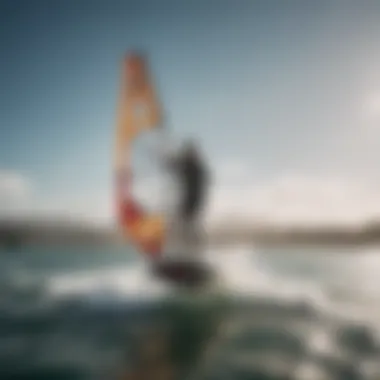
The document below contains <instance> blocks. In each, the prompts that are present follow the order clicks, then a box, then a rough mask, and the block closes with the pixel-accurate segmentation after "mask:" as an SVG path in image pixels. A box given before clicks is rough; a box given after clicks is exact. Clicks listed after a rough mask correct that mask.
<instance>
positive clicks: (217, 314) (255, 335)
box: [0, 246, 380, 380]
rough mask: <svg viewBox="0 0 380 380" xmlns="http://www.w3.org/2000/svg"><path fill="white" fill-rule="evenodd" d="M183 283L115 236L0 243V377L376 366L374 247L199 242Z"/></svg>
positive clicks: (370, 372) (237, 373) (312, 375)
mask: <svg viewBox="0 0 380 380" xmlns="http://www.w3.org/2000/svg"><path fill="white" fill-rule="evenodd" d="M205 255H206V257H207V259H208V260H209V261H210V262H212V265H213V266H214V267H215V268H216V270H217V272H218V274H219V278H220V281H219V283H218V287H215V289H213V291H209V292H208V293H207V294H206V292H205V293H204V294H202V293H199V294H196V295H189V294H185V293H183V292H179V291H178V290H175V289H172V288H170V287H168V286H167V285H166V284H164V283H162V282H159V281H158V280H157V279H153V278H152V277H151V276H150V275H149V273H148V272H147V269H146V266H145V265H144V262H143V261H141V259H140V258H139V256H138V255H136V253H135V252H132V251H128V250H127V249H126V248H125V249H123V248H120V247H110V248H109V249H105V248H97V249H94V248H88V247H77V248H62V247H56V248H54V249H53V248H51V247H50V248H41V247H40V248H39V247H33V248H28V249H21V250H19V251H16V250H15V251H2V252H1V253H0V268H1V269H0V270H1V279H0V379H1V380H5V379H14V380H17V379H28V380H29V379H73V380H74V379H155V380H157V379H215V380H216V379H236V380H238V379H271V380H277V379H289V380H292V379H300V380H314V379H315V380H322V379H323V380H324V379H337V380H340V379H341V380H350V379H374V380H376V379H379V378H380V341H379V339H380V330H379V329H380V276H379V273H380V248H376V247H374V248H368V249H343V248H342V249H339V250H338V249H336V248H335V249H330V250H329V249H326V248H324V249H322V248H310V249H307V248H302V249H276V250H274V249H264V248H259V247H252V246H249V247H247V246H241V247H234V248H228V249H227V248H226V249H215V250H213V249H210V250H209V251H208V252H206V253H205Z"/></svg>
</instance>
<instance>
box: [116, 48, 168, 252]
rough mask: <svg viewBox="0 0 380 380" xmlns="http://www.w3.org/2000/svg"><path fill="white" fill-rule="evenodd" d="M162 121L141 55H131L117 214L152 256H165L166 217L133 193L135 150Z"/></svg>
mask: <svg viewBox="0 0 380 380" xmlns="http://www.w3.org/2000/svg"><path fill="white" fill-rule="evenodd" d="M161 124H162V112H161V109H160V105H159V101H158V98H157V95H156V93H155V91H154V86H153V83H152V80H151V78H150V75H149V70H148V66H147V62H146V60H145V59H144V57H142V56H141V55H138V54H129V55H128V56H127V57H126V58H125V59H124V60H123V64H122V75H121V88H120V94H119V109H118V121H117V128H116V141H115V182H116V183H115V188H116V213H117V220H118V225H119V227H120V230H121V232H122V234H123V236H124V237H125V238H127V239H128V240H129V241H130V242H131V243H132V244H134V245H135V246H136V247H137V248H138V249H139V250H140V251H141V252H142V253H144V254H146V255H148V256H149V257H150V258H157V257H158V256H160V255H161V252H162V249H163V244H164V240H165V229H166V227H165V220H164V216H163V215H160V214H152V213H149V212H147V210H146V209H145V208H144V207H143V205H141V204H139V202H137V200H136V199H135V198H134V196H133V192H132V189H133V185H134V167H133V160H132V150H133V146H134V144H135V143H136V140H137V139H138V138H139V137H140V136H141V135H142V134H144V133H151V132H152V131H153V130H154V129H157V128H159V127H160V126H161Z"/></svg>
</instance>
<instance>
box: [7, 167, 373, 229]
mask: <svg viewBox="0 0 380 380" xmlns="http://www.w3.org/2000/svg"><path fill="white" fill-rule="evenodd" d="M215 172H216V173H215V176H214V178H215V183H214V185H213V187H212V189H211V193H210V198H209V207H208V209H207V214H206V218H207V221H208V223H215V222H218V223H219V222H221V223H223V222H228V223H247V224H249V225H252V224H255V223H260V224H267V225H272V226H289V225H298V226H305V225H306V226H307V225H308V226H311V225H322V226H323V225H325V226H326V225H342V226H348V227H349V226H352V227H355V226H359V225H361V224H362V223H363V222H366V221H369V220H371V219H374V218H376V217H380V187H378V186H377V185H376V184H371V183H363V182H360V181H356V180H354V179H344V178H334V177H315V176H314V177H312V176H308V175H303V174H298V173H286V172H285V173H281V174H279V175H277V176H273V177H272V178H271V179H268V180H265V181H258V180H257V179H256V180H255V178H253V176H252V173H251V172H250V167H249V166H248V165H245V164H244V162H239V161H237V160H232V161H231V162H228V161H226V162H224V163H223V164H219V165H218V166H217V168H216V169H215ZM30 191H31V183H30V181H29V180H28V179H27V178H25V177H24V176H22V175H20V174H18V173H14V172H9V171H1V172H0V201H1V202H0V203H1V207H0V212H4V210H5V211H9V210H13V211H16V214H17V215H21V214H22V213H23V212H24V213H28V214H37V215H46V216H48V215H62V216H65V215H66V216H70V217H73V218H78V217H79V218H82V219H85V220H88V221H93V222H94V223H101V224H103V223H106V224H109V223H112V221H113V220H114V204H113V194H112V189H111V191H110V192H107V191H104V192H98V193H89V194H87V195H86V196H80V195H79V194H72V195H71V196H70V197H67V198H65V199H53V198H51V199H50V200H49V199H44V200H43V202H38V203H37V202H33V199H32V198H31V197H29V198H28V196H29V195H30ZM134 191H135V194H136V195H138V196H137V198H138V200H139V201H141V203H142V204H143V205H144V206H148V209H156V210H157V209H161V210H162V209H165V208H169V209H170V207H172V208H173V207H175V202H176V200H177V198H176V192H175V189H174V190H173V188H172V187H171V186H170V184H168V185H167V187H165V186H164V183H163V182H162V181H158V180H157V179H156V178H147V179H146V180H142V181H138V182H137V183H136V186H135V189H134ZM20 205H23V206H21V207H20Z"/></svg>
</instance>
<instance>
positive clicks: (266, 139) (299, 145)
mask: <svg viewBox="0 0 380 380" xmlns="http://www.w3.org/2000/svg"><path fill="white" fill-rule="evenodd" d="M0 30H1V33H0V48H1V63H0V107H1V108H0V133H1V135H0V137H1V138H0V170H2V171H3V172H4V173H13V174H14V175H18V176H22V177H23V178H25V179H27V180H28V181H29V182H30V184H31V187H32V194H31V195H30V200H29V202H32V203H33V204H34V205H35V207H36V208H38V207H39V206H41V207H43V205H44V204H45V205H49V207H52V208H54V205H56V206H57V207H58V208H59V207H60V208H62V209H70V208H71V210H74V209H75V208H76V207H79V209H80V207H82V206H83V207H84V208H87V211H88V210H91V208H96V207H100V206H99V205H100V204H101V203H102V202H103V203H104V202H105V203H107V202H108V200H109V198H110V185H111V174H112V172H111V157H112V142H113V132H114V126H115V119H116V114H115V111H116V99H117V98H116V97H117V92H118V86H119V74H120V67H119V65H120V59H121V58H122V56H123V55H124V53H125V52H126V51H128V50H130V49H134V48H138V49H142V50H144V51H145V52H146V53H147V54H148V56H149V59H150V63H151V66H152V69H153V73H154V76H155V80H156V83H157V86H158V89H159V92H160V96H161V98H162V101H163V103H164V105H165V109H166V111H167V115H168V118H169V121H170V125H171V126H172V128H173V129H174V130H175V134H176V135H177V136H178V137H179V138H182V137H185V136H189V135H190V136H195V137H197V138H199V139H200V140H201V142H202V145H203V149H204V150H205V152H206V153H207V155H208V157H209V158H210V161H211V163H212V165H214V166H215V167H216V168H217V169H218V170H219V169H220V168H221V169H223V167H224V166H227V167H229V168H231V167H234V168H235V169H236V167H237V166H239V168H240V172H241V173H242V172H244V173H243V174H241V177H244V181H246V180H247V179H249V182H250V183H255V184H257V183H264V182H265V183H267V182H268V181H273V178H278V177H281V178H282V177H284V176H287V175H289V174H287V173H296V175H297V176H298V177H299V176H306V177H318V178H320V177H323V178H325V177H328V178H345V180H346V179H347V178H348V179H349V180H350V181H352V182H353V183H358V182H360V183H362V182H363V183H365V184H366V185H367V183H369V182H370V183H371V184H372V183H373V182H377V180H378V179H379V173H378V168H377V166H378V162H379V159H380V153H379V152H380V149H379V148H380V146H378V145H380V142H379V141H380V140H379V137H380V136H379V133H378V128H379V126H380V37H379V36H380V3H379V2H377V1H361V2H354V1H338V0H336V1H323V0H321V1H311V0H309V1H301V0H289V1H287V2H282V1H274V0H270V1H264V0H262V1H255V0H252V1H250V0H230V1H226V0H219V1H216V0H207V1H206V0H202V1H201V0H195V1H191V2H185V1H166V0H162V1H154V0H152V1H138V2H132V1H112V0H110V1H100V0H94V1H84V0H66V1H61V0H56V1H54V2H51V1H42V0H33V1H32V0H29V1H21V0H18V1H11V0H7V1H0ZM243 166H244V170H243V169H242V167H243ZM236 170H237V169H236ZM227 171H228V170H227ZM237 171H239V170H237ZM292 175H293V174H292ZM298 177H297V178H298ZM5 180H6V175H5V174H3V182H4V181H5ZM0 195H1V192H0ZM37 205H39V206H37ZM49 207H47V208H49ZM104 207H105V208H106V206H104Z"/></svg>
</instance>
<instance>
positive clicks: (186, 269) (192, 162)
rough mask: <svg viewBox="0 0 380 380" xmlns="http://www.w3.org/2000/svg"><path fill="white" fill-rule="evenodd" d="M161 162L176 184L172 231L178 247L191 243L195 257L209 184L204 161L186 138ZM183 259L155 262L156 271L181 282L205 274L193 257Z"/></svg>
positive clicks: (186, 256) (193, 144)
mask: <svg viewBox="0 0 380 380" xmlns="http://www.w3.org/2000/svg"><path fill="white" fill-rule="evenodd" d="M161 161H162V162H163V164H164V167H165V168H166V169H167V170H168V172H169V173H170V174H171V175H172V176H173V177H174V180H175V181H176V182H177V183H178V185H179V202H178V205H177V206H176V210H175V216H174V223H173V225H174V232H175V233H174V234H175V235H177V234H179V236H180V240H181V243H182V246H181V248H180V249H184V250H187V249H186V248H188V247H189V246H191V251H190V255H191V256H194V254H196V252H195V251H196V249H194V247H197V246H198V245H199V243H200V240H201V236H200V231H199V230H200V223H201V220H200V216H201V212H202V210H203V208H204V206H205V202H206V198H207V190H208V184H209V172H208V170H207V167H206V163H205V161H204V159H203V158H202V157H201V154H200V151H199V149H198V148H197V146H196V144H195V143H194V142H193V141H191V140H186V141H185V142H184V143H183V146H182V148H181V149H180V150H179V152H177V153H175V154H174V155H173V154H166V155H165V156H164V157H163V158H161ZM179 253H180V252H179ZM179 256H181V255H179ZM177 257H178V256H177ZM185 259H186V260H185V261H181V262H178V261H177V260H176V259H174V260H173V261H172V260H171V259H167V260H163V261H161V262H158V263H155V272H156V273H158V274H164V275H167V276H169V277H175V278H177V279H180V280H183V281H194V282H196V281H198V280H201V279H200V278H199V277H200V276H205V275H206V273H205V272H204V271H202V270H200V267H199V264H197V263H196V262H193V261H192V257H189V256H188V255H185ZM182 264H184V265H182Z"/></svg>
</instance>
